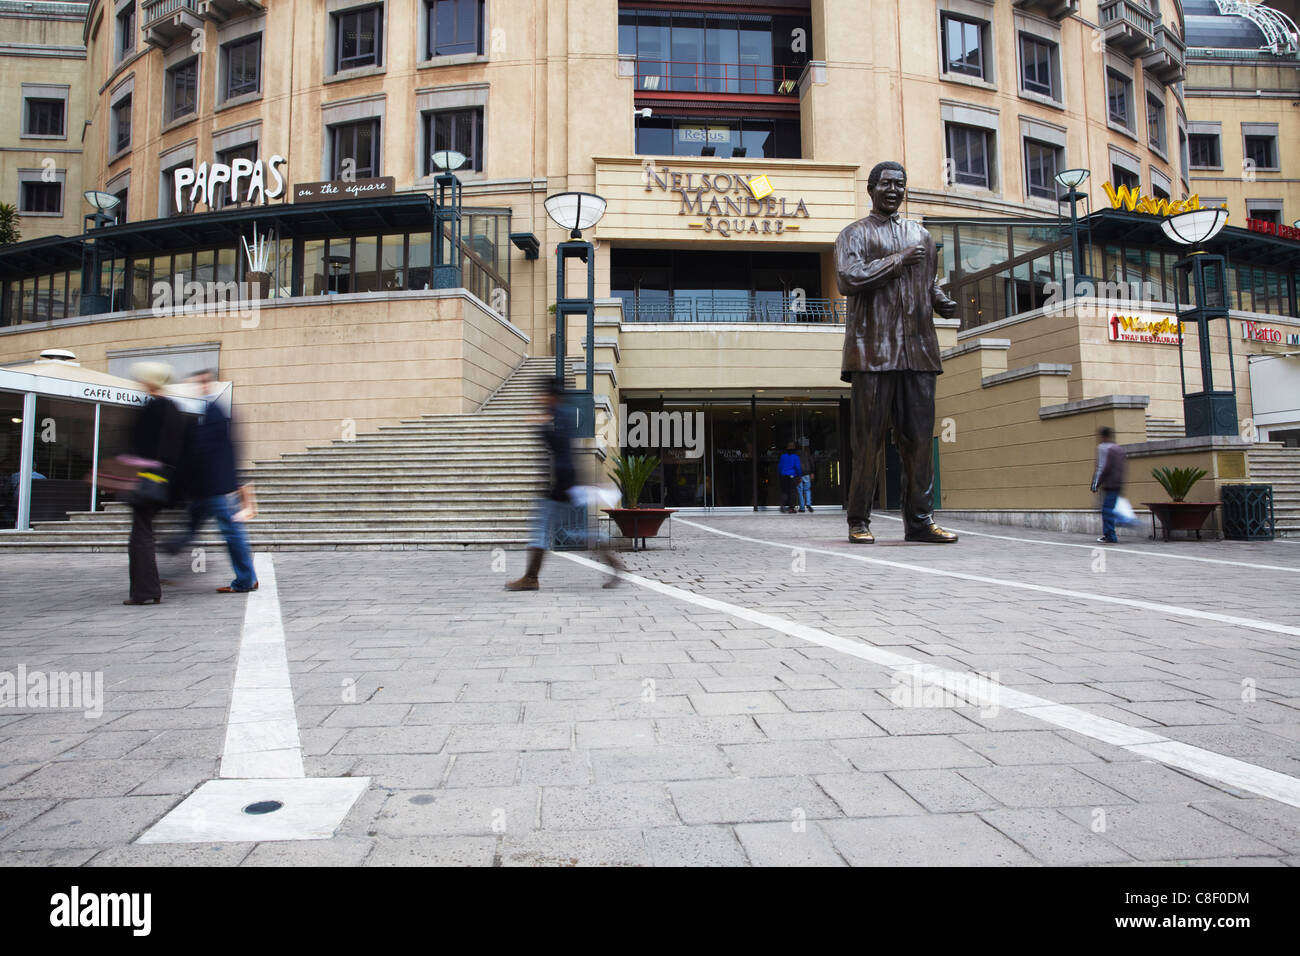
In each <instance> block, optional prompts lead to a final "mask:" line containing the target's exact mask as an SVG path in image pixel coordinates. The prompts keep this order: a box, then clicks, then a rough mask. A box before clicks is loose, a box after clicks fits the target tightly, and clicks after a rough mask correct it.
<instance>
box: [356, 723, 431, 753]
mask: <svg viewBox="0 0 1300 956" xmlns="http://www.w3.org/2000/svg"><path fill="white" fill-rule="evenodd" d="M448 734H449V730H448V729H447V728H446V727H384V728H374V727H362V728H356V729H353V730H349V731H347V732H346V733H344V734H343V736H342V738H341V739H340V740H339V741H338V743H337V744H335V745H334V747H333V752H334V753H337V754H358V755H361V754H434V753H437V752H438V751H440V750H442V748H443V745H444V744H445V743H446V742H447V737H448Z"/></svg>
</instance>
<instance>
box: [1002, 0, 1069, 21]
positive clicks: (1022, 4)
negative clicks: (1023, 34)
mask: <svg viewBox="0 0 1300 956" xmlns="http://www.w3.org/2000/svg"><path fill="white" fill-rule="evenodd" d="M1015 5H1016V6H1017V7H1019V8H1020V9H1021V10H1041V11H1042V12H1043V13H1046V14H1047V15H1048V16H1049V17H1051V18H1052V19H1053V20H1061V19H1063V18H1065V17H1067V16H1069V15H1070V14H1072V13H1078V12H1079V0H1015Z"/></svg>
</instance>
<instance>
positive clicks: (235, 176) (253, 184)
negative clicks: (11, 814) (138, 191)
mask: <svg viewBox="0 0 1300 956" xmlns="http://www.w3.org/2000/svg"><path fill="white" fill-rule="evenodd" d="M287 162H288V160H286V159H285V158H284V157H283V156H272V157H271V158H270V159H269V160H267V161H266V162H263V161H262V160H260V159H258V160H252V159H236V160H232V161H231V162H230V163H211V164H208V163H199V168H198V169H178V170H176V171H175V172H174V173H172V183H173V185H174V187H175V190H176V195H175V199H176V208H177V209H184V208H185V202H184V199H183V194H184V192H185V189H186V187H188V188H189V204H190V206H193V205H194V204H195V203H196V202H202V203H204V204H205V205H206V206H207V207H208V208H209V209H211V208H212V197H213V195H214V194H215V193H216V191H217V187H218V186H220V185H223V184H226V185H229V186H230V189H229V190H227V196H228V197H229V201H230V202H232V203H235V202H260V203H265V202H266V201H267V200H268V199H278V198H279V197H280V196H281V195H283V193H284V177H283V176H282V175H280V171H279V170H278V169H276V167H277V166H283V165H284V164H285V163H287ZM268 173H269V174H270V176H271V180H272V181H271V184H270V185H269V186H268V185H267V174H268ZM241 187H242V189H243V194H242V195H241V193H240V189H241Z"/></svg>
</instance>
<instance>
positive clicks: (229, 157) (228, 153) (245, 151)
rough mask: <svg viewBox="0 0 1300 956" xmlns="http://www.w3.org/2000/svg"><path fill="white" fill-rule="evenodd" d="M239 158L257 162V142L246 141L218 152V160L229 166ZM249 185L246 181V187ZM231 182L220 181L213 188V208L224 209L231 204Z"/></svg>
mask: <svg viewBox="0 0 1300 956" xmlns="http://www.w3.org/2000/svg"><path fill="white" fill-rule="evenodd" d="M237 159H246V160H248V161H249V162H252V163H255V162H257V143H255V142H254V143H245V144H244V145H243V146H235V147H232V148H231V149H223V150H221V152H219V153H217V162H219V163H221V164H223V165H225V166H229V165H230V164H231V163H233V162H234V161H235V160H237ZM247 187H248V184H247V183H244V188H245V189H246V188H247ZM229 191H230V183H218V184H217V186H216V188H214V189H213V190H212V208H213V209H224V208H226V207H227V206H229V205H231V201H230V192H229Z"/></svg>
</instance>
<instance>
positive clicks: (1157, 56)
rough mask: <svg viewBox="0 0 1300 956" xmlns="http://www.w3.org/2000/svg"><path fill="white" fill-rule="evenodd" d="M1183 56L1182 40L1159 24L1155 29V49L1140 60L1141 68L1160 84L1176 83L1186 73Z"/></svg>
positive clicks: (1184, 52) (1184, 53)
mask: <svg viewBox="0 0 1300 956" xmlns="http://www.w3.org/2000/svg"><path fill="white" fill-rule="evenodd" d="M1185 55H1186V47H1185V46H1184V44H1183V41H1182V39H1181V38H1180V37H1179V36H1178V34H1177V33H1175V32H1174V31H1173V30H1171V29H1169V27H1167V26H1165V24H1163V23H1161V24H1159V25H1158V26H1157V27H1156V33H1155V48H1154V49H1153V50H1152V51H1151V52H1150V53H1148V54H1147V55H1146V56H1144V57H1143V58H1142V68H1143V69H1144V70H1146V71H1147V72H1148V73H1151V74H1153V75H1154V76H1155V77H1157V78H1158V79H1159V80H1160V81H1161V82H1162V83H1166V84H1169V83H1178V82H1180V81H1181V80H1182V79H1183V78H1184V76H1186V73H1187V70H1186V67H1185V65H1184V62H1185Z"/></svg>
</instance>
